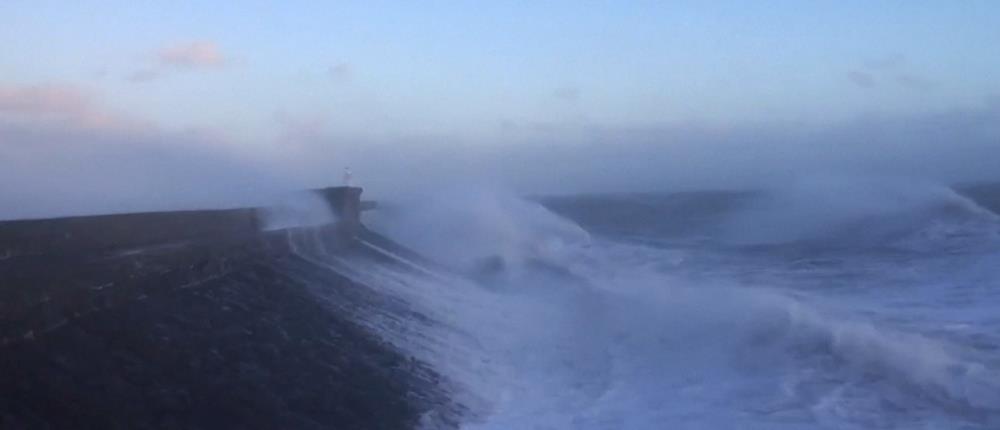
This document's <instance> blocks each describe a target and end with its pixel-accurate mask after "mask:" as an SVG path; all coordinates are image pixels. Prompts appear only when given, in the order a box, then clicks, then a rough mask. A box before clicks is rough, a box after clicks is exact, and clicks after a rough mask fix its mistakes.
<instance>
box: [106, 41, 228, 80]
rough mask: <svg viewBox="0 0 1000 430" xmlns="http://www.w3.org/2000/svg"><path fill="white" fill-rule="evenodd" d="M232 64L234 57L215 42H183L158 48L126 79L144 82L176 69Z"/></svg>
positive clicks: (196, 68) (216, 67)
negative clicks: (143, 64)
mask: <svg viewBox="0 0 1000 430" xmlns="http://www.w3.org/2000/svg"><path fill="white" fill-rule="evenodd" d="M230 64H232V59H231V58H229V57H228V56H227V55H225V54H224V53H223V52H222V49H221V48H220V47H219V45H218V44H216V43H215V42H211V41H204V40H202V41H193V42H183V43H177V44H173V45H169V46H164V47H162V48H160V49H158V50H157V51H155V52H154V53H153V55H152V57H151V58H150V60H148V61H147V64H146V65H145V66H143V67H141V68H139V69H137V70H135V71H133V72H131V73H129V74H128V75H126V76H125V80H127V81H129V82H133V83H144V82H150V81H154V80H156V79H160V78H163V77H165V76H167V75H169V74H170V73H172V72H176V71H182V70H189V71H190V70H212V69H220V68H223V67H226V66H228V65H230Z"/></svg>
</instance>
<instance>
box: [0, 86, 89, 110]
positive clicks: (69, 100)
mask: <svg viewBox="0 0 1000 430" xmlns="http://www.w3.org/2000/svg"><path fill="white" fill-rule="evenodd" d="M89 105H90V97H89V96H88V95H86V94H85V93H84V92H83V91H81V90H80V89H78V88H75V87H71V86H65V85H51V84H46V85H28V86H15V85H0V113H2V114H12V115H40V114H77V113H79V112H82V111H85V110H86V109H87V108H88V107H89Z"/></svg>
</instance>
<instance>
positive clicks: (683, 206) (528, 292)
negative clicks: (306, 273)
mask: <svg viewBox="0 0 1000 430" xmlns="http://www.w3.org/2000/svg"><path fill="white" fill-rule="evenodd" d="M970 196H973V197H970ZM996 196H1000V194H998V193H995V192H993V191H991V190H990V189H986V188H981V189H974V190H971V191H968V190H965V191H963V192H958V191H955V190H954V189H952V188H949V187H944V186H938V185H933V184H913V183H909V182H902V181H858V180H823V181H811V182H804V183H797V184H794V185H790V186H788V187H783V188H780V189H773V190H767V191H755V192H691V193H673V194H615V195H601V196H575V197H558V198H546V199H533V200H528V199H521V198H517V197H514V196H511V195H506V194H502V193H492V192H487V191H484V190H456V191H455V192H453V193H444V194H442V195H441V196H440V198H435V199H431V200H429V201H428V200H425V201H421V202H419V203H407V202H402V203H400V204H399V206H398V207H397V210H388V209H387V210H381V211H378V212H377V213H374V214H372V215H371V216H369V219H368V220H367V221H366V222H367V223H368V224H369V226H370V227H371V228H372V229H373V230H375V231H377V232H379V233H380V234H382V235H384V236H385V237H388V238H391V239H392V240H395V241H398V242H399V243H401V244H403V245H404V246H406V247H408V248H409V249H412V250H413V251H415V253H416V255H413V254H410V255H400V254H399V253H398V251H397V252H393V251H389V250H386V249H384V248H383V247H381V246H380V245H379V244H377V243H374V242H372V241H370V240H368V241H366V240H363V241H362V245H363V246H366V247H369V248H370V249H372V250H374V251H377V252H381V253H382V254H383V255H384V256H386V262H376V261H372V260H370V259H368V260H364V261H362V260H359V259H352V257H351V256H343V255H342V256H338V255H335V254H329V253H324V252H322V250H317V249H314V248H309V247H308V246H304V247H303V250H302V252H301V254H302V255H303V256H305V257H306V258H308V259H311V260H313V261H315V262H319V263H321V264H324V265H326V266H327V267H330V268H332V269H334V270H337V271H338V272H339V273H342V274H344V275H346V276H348V277H350V278H352V279H353V280H355V281H357V282H359V283H362V284H364V285H368V286H370V287H371V288H373V289H375V290H377V291H379V292H380V293H382V296H383V297H385V298H386V299H385V300H386V301H387V303H391V304H392V306H380V308H379V309H381V310H379V311H375V312H370V313H366V314H364V315H360V316H358V318H359V319H360V320H361V321H363V324H364V325H365V326H366V327H368V328H370V329H371V330H373V331H374V332H376V333H379V335H380V336H382V337H383V338H384V339H386V340H388V341H389V342H390V343H391V344H393V345H394V346H396V347H397V348H399V349H400V350H402V351H405V352H406V353H407V354H409V355H411V356H413V357H415V358H417V359H419V360H421V361H423V362H426V363H429V364H430V365H431V366H432V367H433V368H434V370H435V371H437V372H438V373H440V374H441V375H443V376H444V377H445V378H446V379H447V381H448V383H447V384H448V389H449V390H450V392H451V394H452V396H453V397H454V398H455V399H456V400H457V401H458V402H459V403H461V404H462V405H463V414H464V424H463V427H464V428H470V429H535V428H537V429H660V428H673V429H678V428H679V429H685V428H692V429H693V428H751V429H811V428H830V429H868V428H886V429H995V428H1000V217H998V215H997V214H996V213H995V212H994V210H992V209H990V207H995V206H994V204H993V203H992V202H995V201H996V199H995V197H996ZM366 216H367V215H366ZM303 243H305V242H303ZM320 294H322V292H321V293H320ZM435 414H436V412H434V411H432V412H430V413H428V414H427V416H426V417H425V420H424V421H425V425H426V426H427V427H434V426H435V423H438V422H439V421H438V420H436V418H435Z"/></svg>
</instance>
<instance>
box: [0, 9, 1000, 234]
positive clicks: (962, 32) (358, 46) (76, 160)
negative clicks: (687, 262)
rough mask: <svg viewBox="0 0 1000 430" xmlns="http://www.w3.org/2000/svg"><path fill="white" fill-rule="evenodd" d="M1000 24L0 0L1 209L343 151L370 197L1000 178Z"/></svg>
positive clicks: (61, 206) (232, 187)
mask: <svg viewBox="0 0 1000 430" xmlns="http://www.w3.org/2000/svg"><path fill="white" fill-rule="evenodd" d="M998 23H1000V2H998V1H995V0H981V1H973V0H966V1H945V0H940V1H920V0H909V1H903V0H899V1H848V0H842V1H781V0H778V1H759V2H749V1H687V0H684V1H655V2H654V1H605V2H588V1H524V2H507V1H504V2H501V1H494V2H487V1H475V2H473V1H468V2H437V1H425V2H386V1H363V2H346V1H345V2H337V1H306V0H297V1H280V2H279V1H268V2H265V1H240V2H207V1H193V0H172V1H160V0H157V1H139V0H128V1H126V0H120V1H119V0H115V1H112V0H107V1H94V0H90V1H88V0H78V1H65V0H58V1H57V0H0V201H3V202H13V203H10V204H7V205H0V218H3V217H4V216H7V217H12V216H38V215H52V214H57V213H61V214H65V213H81V212H101V211H108V210H138V209H144V210H148V209H155V208H164V207H179V206H186V207H195V206H199V207H200V206H204V205H219V204H222V203H220V202H222V201H228V202H230V203H232V202H234V201H235V200H234V198H236V197H239V196H251V197H252V196H258V195H261V194H262V192H263V190H268V189H269V190H272V191H273V190H279V189H296V188H302V187H306V186H320V185H329V184H331V183H336V182H337V181H338V178H339V177H340V173H339V172H340V169H342V168H343V166H347V165H350V166H353V167H356V169H355V172H356V178H363V179H359V180H361V181H362V183H363V184H364V185H365V187H366V190H368V191H366V192H367V193H369V194H368V195H373V196H374V197H378V196H379V195H384V194H385V193H390V192H395V193H406V192H407V190H411V189H418V190H426V189H431V188H432V186H431V185H432V184H434V183H442V182H469V181H474V180H481V181H487V182H496V183H500V184H501V185H502V186H509V187H511V188H513V189H514V190H516V191H521V192H526V193H539V192H586V191H635V190H662V189H679V188H685V189H691V188H704V187H715V188H719V187H728V188H733V187H736V188H741V187H752V186H759V185H762V184H763V185H767V183H774V182H781V181H788V180H792V179H790V178H794V177H797V176H800V175H810V174H814V173H816V172H832V173H840V172H847V173H848V174H852V175H853V174H878V175H904V176H908V177H921V178H924V179H927V180H931V181H937V182H954V181H964V180H983V179H986V180H997V179H1000V177H997V175H998V173H997V172H1000V55H998V54H997V52H998V48H997V44H998V43H1000V24H998ZM244 203H246V201H244ZM5 211H6V214H5Z"/></svg>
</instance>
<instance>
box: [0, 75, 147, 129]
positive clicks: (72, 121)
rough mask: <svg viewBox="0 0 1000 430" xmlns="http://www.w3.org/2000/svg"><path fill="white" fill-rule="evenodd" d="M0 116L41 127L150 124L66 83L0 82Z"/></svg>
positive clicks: (145, 127)
mask: <svg viewBox="0 0 1000 430" xmlns="http://www.w3.org/2000/svg"><path fill="white" fill-rule="evenodd" d="M0 120H3V121H5V122H14V123H21V124H32V125H35V126H41V127H49V126H53V125H63V126H66V125H68V126H71V127H74V128H86V129H97V130H118V131H123V130H130V131H137V130H143V129H147V128H149V126H150V125H149V123H148V122H146V121H140V120H136V119H134V118H130V117H127V116H122V115H118V114H115V113H113V112H110V111H108V110H106V109H105V108H103V107H102V106H100V105H99V104H98V103H97V102H96V101H95V100H94V98H93V97H92V96H91V94H90V93H89V92H87V91H84V90H83V89H81V88H79V87H76V86H73V85H66V84H39V85H11V84H3V83H0Z"/></svg>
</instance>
